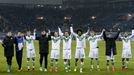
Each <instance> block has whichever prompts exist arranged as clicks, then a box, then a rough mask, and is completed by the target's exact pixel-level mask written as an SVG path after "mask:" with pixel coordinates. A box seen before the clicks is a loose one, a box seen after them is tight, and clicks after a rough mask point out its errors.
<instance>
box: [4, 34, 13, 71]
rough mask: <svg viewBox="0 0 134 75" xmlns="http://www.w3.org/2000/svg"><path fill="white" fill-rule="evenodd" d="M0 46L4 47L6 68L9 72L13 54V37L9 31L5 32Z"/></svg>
mask: <svg viewBox="0 0 134 75" xmlns="http://www.w3.org/2000/svg"><path fill="white" fill-rule="evenodd" d="M2 46H3V47H4V56H5V57H6V60H7V64H8V70H7V72H11V65H12V57H13V56H14V37H13V36H12V33H11V32H8V33H7V36H6V37H5V38H4V40H3V43H2Z"/></svg>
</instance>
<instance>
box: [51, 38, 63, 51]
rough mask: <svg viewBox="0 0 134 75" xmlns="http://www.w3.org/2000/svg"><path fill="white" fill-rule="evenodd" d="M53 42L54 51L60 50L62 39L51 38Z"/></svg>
mask: <svg viewBox="0 0 134 75" xmlns="http://www.w3.org/2000/svg"><path fill="white" fill-rule="evenodd" d="M51 40H52V50H60V41H61V37H60V36H58V37H54V36H51Z"/></svg>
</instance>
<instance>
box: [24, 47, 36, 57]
mask: <svg viewBox="0 0 134 75" xmlns="http://www.w3.org/2000/svg"><path fill="white" fill-rule="evenodd" d="M26 52H27V58H34V57H36V53H35V49H27V51H26Z"/></svg>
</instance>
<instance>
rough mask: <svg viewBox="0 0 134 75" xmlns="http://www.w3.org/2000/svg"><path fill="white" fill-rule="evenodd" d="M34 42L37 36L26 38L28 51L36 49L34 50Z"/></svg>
mask: <svg viewBox="0 0 134 75" xmlns="http://www.w3.org/2000/svg"><path fill="white" fill-rule="evenodd" d="M33 40H35V36H32V35H30V36H26V37H25V41H26V49H27V50H29V49H35V48H34V42H33Z"/></svg>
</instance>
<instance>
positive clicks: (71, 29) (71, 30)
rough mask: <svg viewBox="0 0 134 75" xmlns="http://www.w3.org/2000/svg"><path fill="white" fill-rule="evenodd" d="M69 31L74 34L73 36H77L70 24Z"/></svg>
mask: <svg viewBox="0 0 134 75" xmlns="http://www.w3.org/2000/svg"><path fill="white" fill-rule="evenodd" d="M70 32H71V34H72V35H73V36H75V37H76V36H77V34H76V33H75V32H74V31H73V27H72V26H71V27H70Z"/></svg>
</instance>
